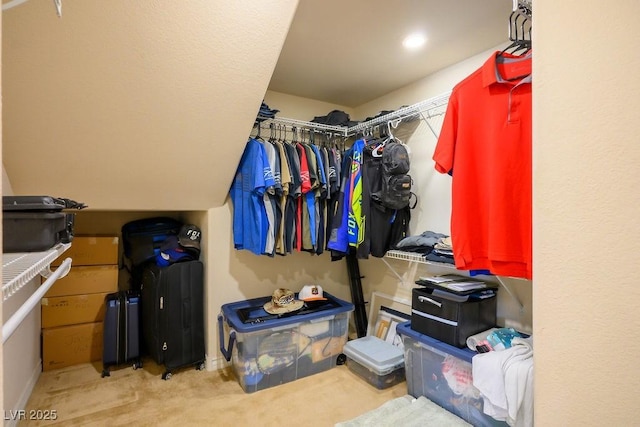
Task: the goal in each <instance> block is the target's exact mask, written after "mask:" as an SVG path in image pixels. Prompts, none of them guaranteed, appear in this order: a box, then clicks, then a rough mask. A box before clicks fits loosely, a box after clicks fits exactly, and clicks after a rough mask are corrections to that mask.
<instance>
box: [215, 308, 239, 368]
mask: <svg viewBox="0 0 640 427" xmlns="http://www.w3.org/2000/svg"><path fill="white" fill-rule="evenodd" d="M218 336H219V338H220V351H221V352H222V355H223V356H224V358H225V359H226V360H227V362H228V361H230V360H231V352H232V351H233V343H235V342H236V331H234V330H233V329H232V330H231V331H230V332H229V344H227V348H226V349H225V348H224V325H223V324H222V314H218Z"/></svg>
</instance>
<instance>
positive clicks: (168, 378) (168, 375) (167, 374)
mask: <svg viewBox="0 0 640 427" xmlns="http://www.w3.org/2000/svg"><path fill="white" fill-rule="evenodd" d="M171 376H172V375H171V372H169V371H166V372H165V373H164V374H162V379H163V380H165V381H169V380H170V379H171Z"/></svg>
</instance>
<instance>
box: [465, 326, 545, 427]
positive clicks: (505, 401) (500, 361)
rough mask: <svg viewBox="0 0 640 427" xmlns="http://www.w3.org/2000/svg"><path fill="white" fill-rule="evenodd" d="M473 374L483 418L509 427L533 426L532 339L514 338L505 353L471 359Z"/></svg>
mask: <svg viewBox="0 0 640 427" xmlns="http://www.w3.org/2000/svg"><path fill="white" fill-rule="evenodd" d="M472 371H473V385H474V386H475V387H476V388H477V389H478V390H480V393H482V397H483V399H484V413H485V414H487V415H489V416H492V417H493V418H495V419H498V420H502V421H506V422H507V423H508V424H509V425H511V426H518V427H519V426H532V425H533V339H532V338H514V339H513V340H512V342H511V347H510V348H508V349H505V350H502V351H491V352H488V353H481V354H478V355H475V356H473V360H472Z"/></svg>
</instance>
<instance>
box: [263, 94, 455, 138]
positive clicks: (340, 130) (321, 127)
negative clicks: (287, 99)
mask: <svg viewBox="0 0 640 427" xmlns="http://www.w3.org/2000/svg"><path fill="white" fill-rule="evenodd" d="M450 95H451V92H447V93H444V94H442V95H438V96H434V97H432V98H429V99H426V100H424V101H420V102H418V103H415V104H412V105H409V106H406V107H402V108H399V109H397V110H395V111H392V112H390V113H388V114H384V115H382V116H379V117H374V118H373V119H371V120H367V121H365V122H362V123H358V124H357V125H354V126H349V127H348V126H333V125H325V124H322V123H315V122H308V121H304V120H296V119H288V118H285V117H273V118H268V117H261V116H258V117H257V119H258V120H261V123H259V125H260V126H261V129H268V128H269V125H270V124H271V123H274V124H281V125H285V126H289V127H295V128H300V129H310V130H316V131H324V132H332V133H336V134H338V135H339V136H343V137H348V136H353V135H355V134H357V133H358V132H361V131H363V130H365V129H369V128H372V127H374V126H376V125H379V124H381V123H386V122H390V121H395V120H402V119H405V118H407V117H413V116H415V115H418V114H419V115H421V117H422V118H423V119H424V120H425V121H427V120H426V119H428V118H431V117H433V116H434V115H438V114H442V113H444V111H437V110H439V109H441V107H446V105H447V103H448V102H449V96H450ZM425 114H426V117H425ZM427 123H428V122H427ZM265 125H266V126H265ZM431 130H432V131H433V129H431ZM434 133H435V132H434Z"/></svg>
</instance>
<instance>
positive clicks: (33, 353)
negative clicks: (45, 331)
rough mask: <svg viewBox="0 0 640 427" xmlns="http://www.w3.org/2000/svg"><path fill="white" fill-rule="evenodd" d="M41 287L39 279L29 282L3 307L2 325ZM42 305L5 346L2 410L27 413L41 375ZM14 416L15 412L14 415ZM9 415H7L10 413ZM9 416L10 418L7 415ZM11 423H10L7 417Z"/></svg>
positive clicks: (30, 314)
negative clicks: (30, 398)
mask: <svg viewBox="0 0 640 427" xmlns="http://www.w3.org/2000/svg"><path fill="white" fill-rule="evenodd" d="M39 285H40V276H37V277H36V278H34V279H32V280H30V281H29V282H28V283H26V284H25V285H24V286H23V287H22V288H21V289H20V290H19V291H18V292H16V293H15V294H14V295H12V296H11V298H9V299H8V300H6V301H3V303H2V306H3V307H2V314H3V318H2V321H3V324H4V322H6V321H7V320H8V319H9V318H10V317H11V316H12V315H13V314H14V313H15V312H16V311H17V310H18V309H19V308H20V306H21V305H22V304H23V303H24V302H25V301H26V300H27V299H28V298H29V297H30V296H31V294H32V293H33V292H34V291H35V290H36V289H37V288H38V286H39ZM40 318H41V316H40V305H37V306H36V307H35V308H34V309H33V310H32V311H31V312H30V313H29V314H28V315H27V316H26V317H25V319H24V320H23V321H22V322H21V323H20V326H18V327H17V328H16V330H15V331H14V332H13V334H12V335H11V337H9V339H8V340H7V341H6V342H5V343H4V345H3V346H2V348H3V357H2V372H3V377H2V379H3V393H4V396H3V407H4V409H5V410H7V411H9V410H14V411H17V410H20V409H24V407H25V405H26V403H27V400H28V399H29V396H30V395H31V391H32V390H33V387H34V386H35V385H36V382H37V381H38V378H40V372H41V371H42V359H41V357H40ZM14 413H15V412H14ZM7 414H8V412H7ZM5 416H8V415H5ZM8 417H9V418H8V419H7V420H8V421H13V422H16V421H17V420H16V419H14V420H11V417H10V416H8Z"/></svg>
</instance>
